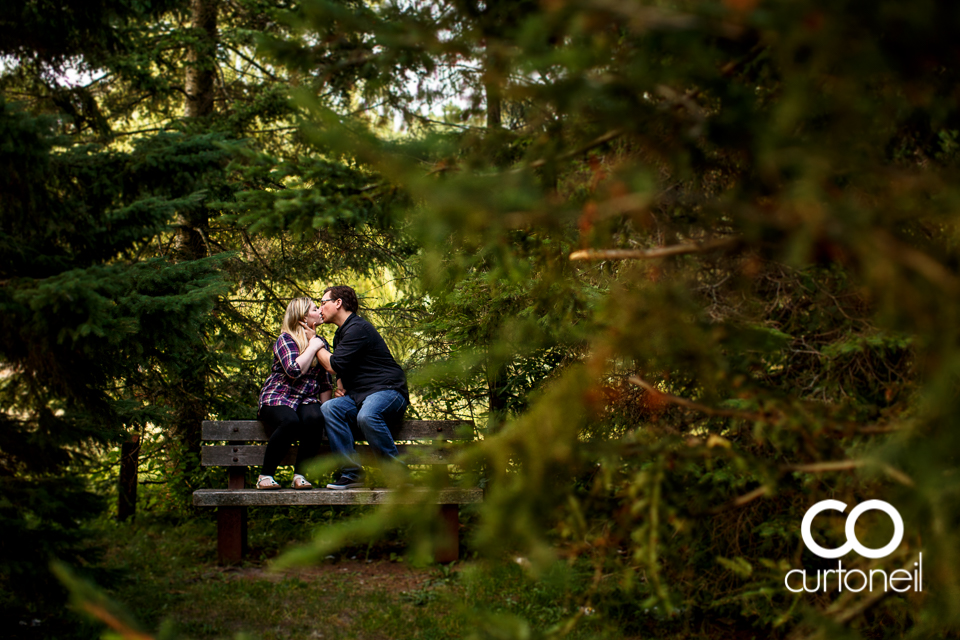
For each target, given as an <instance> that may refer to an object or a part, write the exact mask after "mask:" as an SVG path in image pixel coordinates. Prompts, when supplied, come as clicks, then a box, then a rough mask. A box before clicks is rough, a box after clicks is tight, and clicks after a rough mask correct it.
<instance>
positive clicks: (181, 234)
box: [173, 0, 219, 477]
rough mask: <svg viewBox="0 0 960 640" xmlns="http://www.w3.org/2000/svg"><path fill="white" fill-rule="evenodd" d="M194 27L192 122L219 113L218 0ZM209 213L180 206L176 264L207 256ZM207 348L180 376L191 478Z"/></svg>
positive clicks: (189, 71) (195, 17) (183, 459)
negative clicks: (215, 108) (215, 106)
mask: <svg viewBox="0 0 960 640" xmlns="http://www.w3.org/2000/svg"><path fill="white" fill-rule="evenodd" d="M190 9H191V30H192V32H193V36H194V38H195V40H194V42H193V44H192V45H191V46H190V50H189V51H188V53H187V68H186V81H185V88H186V94H187V97H186V104H185V106H184V116H185V118H186V119H187V120H188V121H190V120H194V121H199V120H204V119H207V118H209V117H210V116H211V115H213V113H214V96H215V94H216V91H215V87H216V79H217V44H218V35H217V17H218V10H219V0H192V2H191V5H190ZM208 228H209V217H208V214H207V209H206V207H204V206H203V205H198V206H196V207H193V208H190V209H185V210H181V211H179V212H178V213H177V216H176V237H175V238H174V242H173V257H174V259H175V260H176V261H177V262H186V261H190V260H199V259H201V258H204V257H206V256H207V255H208V247H207V241H206V238H207V231H208ZM203 350H204V348H203V346H202V345H200V344H198V345H197V349H196V351H195V352H194V353H193V354H192V355H193V357H192V358H191V359H192V360H193V361H194V363H195V365H196V366H193V367H190V369H189V371H191V372H192V373H190V374H186V375H185V376H184V377H183V379H182V380H181V386H182V388H181V392H182V398H181V404H180V406H179V408H178V411H177V419H176V425H174V431H175V433H176V436H177V440H178V441H179V444H180V447H181V450H180V451H179V452H177V453H176V454H175V455H176V456H177V457H178V460H177V465H178V466H179V467H180V468H179V469H178V471H179V472H180V473H183V474H185V475H186V476H187V477H189V476H190V475H191V474H192V471H193V467H194V465H195V464H197V463H198V462H197V461H198V460H199V456H200V429H201V423H202V422H203V420H204V419H205V418H206V413H207V410H206V403H205V402H204V400H203V398H204V394H205V390H206V374H205V370H204V365H203V364H202V362H203V356H204V353H203Z"/></svg>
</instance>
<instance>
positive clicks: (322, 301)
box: [320, 298, 336, 307]
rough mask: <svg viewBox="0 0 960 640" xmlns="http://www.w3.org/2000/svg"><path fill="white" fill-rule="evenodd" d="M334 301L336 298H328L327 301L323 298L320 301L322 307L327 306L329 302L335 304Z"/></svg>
mask: <svg viewBox="0 0 960 640" xmlns="http://www.w3.org/2000/svg"><path fill="white" fill-rule="evenodd" d="M334 300H336V298H327V299H326V300H324V299H323V298H321V299H320V306H321V307H322V306H323V305H325V304H327V303H328V302H333V301H334Z"/></svg>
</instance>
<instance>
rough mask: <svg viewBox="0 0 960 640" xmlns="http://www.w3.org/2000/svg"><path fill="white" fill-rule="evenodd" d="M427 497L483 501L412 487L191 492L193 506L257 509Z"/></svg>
mask: <svg viewBox="0 0 960 640" xmlns="http://www.w3.org/2000/svg"><path fill="white" fill-rule="evenodd" d="M428 497H429V499H430V502H431V503H435V504H475V503H478V502H482V501H483V489H479V488H472V489H441V490H439V491H436V492H434V491H431V490H430V489H424V488H419V487H416V488H411V489H407V490H404V491H396V490H391V489H347V490H338V491H331V490H329V489H311V490H309V491H297V490H294V489H279V490H273V491H263V490H259V489H234V490H230V489H198V490H196V491H194V492H193V505H194V506H195V507H256V506H281V505H302V506H311V505H315V506H321V505H367V504H384V503H394V504H396V503H399V504H414V503H417V502H422V501H423V500H424V499H427V498H428Z"/></svg>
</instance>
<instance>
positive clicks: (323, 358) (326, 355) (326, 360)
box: [317, 347, 337, 374]
mask: <svg viewBox="0 0 960 640" xmlns="http://www.w3.org/2000/svg"><path fill="white" fill-rule="evenodd" d="M317 360H319V361H320V366H321V367H323V368H324V369H326V370H327V371H329V372H330V373H333V374H335V373H337V372H336V371H334V370H333V367H331V366H330V352H329V351H327V348H326V347H321V348H320V350H319V351H317Z"/></svg>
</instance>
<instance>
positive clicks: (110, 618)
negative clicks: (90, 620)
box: [83, 602, 154, 640]
mask: <svg viewBox="0 0 960 640" xmlns="http://www.w3.org/2000/svg"><path fill="white" fill-rule="evenodd" d="M83 610H84V611H86V612H87V613H89V614H90V615H91V616H93V617H94V618H96V619H97V620H99V621H100V622H102V623H104V624H105V625H107V626H108V627H110V628H111V629H113V630H114V631H116V632H117V633H119V634H120V637H121V638H123V639H124V640H154V637H153V636H151V635H147V634H145V633H141V632H140V631H137V630H136V629H132V628H130V627H128V626H127V625H126V624H124V623H123V622H121V621H120V620H119V619H118V618H117V617H116V616H115V615H113V614H112V613H110V612H109V611H107V610H106V609H105V608H103V607H101V606H100V605H97V604H94V603H92V602H84V603H83Z"/></svg>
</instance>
